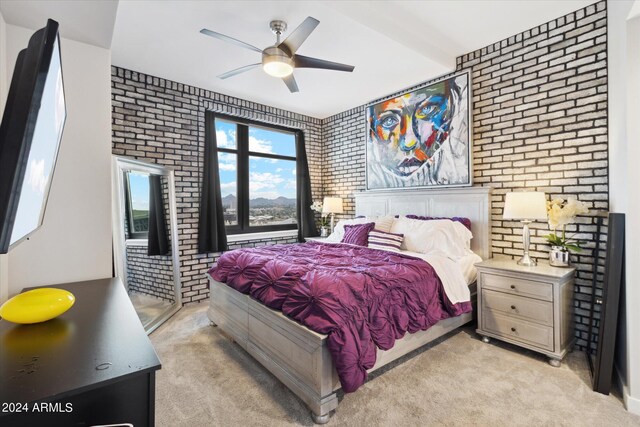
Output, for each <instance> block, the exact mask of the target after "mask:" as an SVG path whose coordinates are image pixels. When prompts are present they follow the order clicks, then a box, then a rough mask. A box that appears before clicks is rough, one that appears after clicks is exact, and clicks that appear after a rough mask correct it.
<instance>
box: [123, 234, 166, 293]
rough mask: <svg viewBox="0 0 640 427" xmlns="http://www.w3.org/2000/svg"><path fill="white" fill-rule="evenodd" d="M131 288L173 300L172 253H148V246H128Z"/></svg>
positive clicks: (129, 283)
mask: <svg viewBox="0 0 640 427" xmlns="http://www.w3.org/2000/svg"><path fill="white" fill-rule="evenodd" d="M127 283H128V285H129V290H130V291H134V292H140V293H143V294H147V295H153V296H154V297H157V298H162V299H163V300H166V301H170V302H173V301H174V300H175V292H174V290H173V287H174V285H173V262H172V260H171V255H161V256H152V257H150V256H149V255H147V246H146V245H144V246H142V245H140V246H138V245H136V246H127Z"/></svg>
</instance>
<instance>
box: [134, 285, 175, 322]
mask: <svg viewBox="0 0 640 427" xmlns="http://www.w3.org/2000/svg"><path fill="white" fill-rule="evenodd" d="M129 298H130V299H131V302H132V303H133V307H134V308H135V309H136V313H137V314H138V317H139V318H140V322H142V325H143V326H144V327H145V328H146V327H147V325H148V324H149V323H151V322H153V321H154V320H155V319H157V318H158V317H160V316H161V315H162V314H163V313H165V312H166V311H167V310H169V309H170V308H171V306H172V305H173V303H171V302H169V301H167V300H163V299H161V298H156V297H154V296H152V295H147V294H142V293H140V292H129Z"/></svg>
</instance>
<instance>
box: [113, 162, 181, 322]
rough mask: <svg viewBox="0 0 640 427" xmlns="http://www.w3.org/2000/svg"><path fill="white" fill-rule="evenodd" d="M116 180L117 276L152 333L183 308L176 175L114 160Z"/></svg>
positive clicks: (155, 167)
mask: <svg viewBox="0 0 640 427" xmlns="http://www.w3.org/2000/svg"><path fill="white" fill-rule="evenodd" d="M112 176H113V187H112V188H113V242H114V262H115V268H116V275H117V276H118V277H119V278H120V280H121V281H122V283H123V284H124V286H125V287H126V289H127V292H128V294H129V297H130V298H131V302H132V303H133V306H134V307H135V309H136V312H137V313H138V317H140V321H141V322H142V324H143V326H144V328H145V330H146V331H147V333H150V332H152V331H153V330H154V329H155V328H157V327H158V326H160V325H161V324H162V323H163V322H164V321H165V320H167V319H168V318H169V317H171V316H172V315H173V314H174V313H175V312H176V311H178V310H179V309H180V307H181V305H182V301H181V292H180V287H181V286H180V272H179V266H180V263H179V259H178V254H179V249H178V248H179V245H178V229H177V225H176V224H177V222H176V202H175V183H174V175H173V171H172V170H170V169H169V168H167V167H164V166H160V165H155V164H151V163H145V162H141V161H138V160H133V159H128V158H123V157H117V156H114V158H113V175H112Z"/></svg>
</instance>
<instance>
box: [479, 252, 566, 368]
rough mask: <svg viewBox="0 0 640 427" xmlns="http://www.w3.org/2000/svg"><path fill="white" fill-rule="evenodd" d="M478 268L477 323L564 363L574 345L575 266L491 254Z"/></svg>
mask: <svg viewBox="0 0 640 427" xmlns="http://www.w3.org/2000/svg"><path fill="white" fill-rule="evenodd" d="M476 267H477V269H478V329H477V330H476V332H477V333H478V334H480V335H482V340H483V341H484V342H486V343H488V342H489V338H496V339H499V340H502V341H506V342H509V343H512V344H515V345H518V346H520V347H524V348H527V349H529V350H533V351H537V352H539V353H542V354H544V355H546V356H548V357H549V364H550V365H551V366H555V367H559V366H560V362H561V361H562V358H563V357H564V356H565V355H566V354H567V352H568V351H570V349H571V348H572V346H573V343H574V335H573V307H572V300H573V282H574V274H575V268H573V267H570V268H559V267H551V266H549V264H548V263H547V262H540V263H538V265H537V266H535V267H524V266H521V265H518V264H517V263H516V261H515V260H511V259H509V260H507V259H489V260H486V261H483V262H481V263H479V264H476Z"/></svg>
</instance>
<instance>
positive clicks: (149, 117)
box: [111, 67, 322, 303]
mask: <svg viewBox="0 0 640 427" xmlns="http://www.w3.org/2000/svg"><path fill="white" fill-rule="evenodd" d="M111 74H112V76H111V77H112V79H111V93H112V122H113V125H112V128H113V133H112V152H113V154H116V155H122V156H127V157H131V158H135V159H140V160H145V161H148V162H153V163H157V164H161V165H166V166H169V167H171V168H173V170H174V171H175V178H176V207H177V216H178V233H179V240H180V242H179V247H180V266H179V267H180V277H181V281H182V298H183V302H184V303H188V302H193V301H199V300H202V299H205V298H207V297H208V294H209V291H208V286H207V280H206V278H205V273H206V271H207V269H208V268H209V267H210V266H211V265H212V264H213V263H214V261H215V260H216V259H217V257H218V256H219V254H206V255H200V254H198V253H197V234H198V203H199V197H200V184H201V180H202V169H203V164H202V156H203V152H204V113H205V111H206V110H212V111H216V112H220V113H224V114H228V115H231V116H237V117H243V118H249V119H252V120H256V121H260V122H264V123H267V124H269V123H270V124H276V125H280V126H286V127H290V128H297V129H302V130H303V131H304V134H305V139H306V147H307V157H308V160H309V170H310V174H311V179H312V192H313V197H314V198H319V197H321V191H322V185H321V184H322V176H321V168H322V145H321V141H322V122H321V120H320V119H315V118H312V117H308V116H304V115H300V114H296V113H292V112H290V111H284V110H280V109H277V108H273V107H269V106H266V105H262V104H256V103H253V102H249V101H246V100H242V99H238V98H234V97H231V96H226V95H222V94H219V93H215V92H210V91H207V90H204V89H200V88H196V87H193V86H188V85H184V84H181V83H177V82H173V81H170V80H165V79H161V78H158V77H153V76H149V75H145V74H142V73H137V72H134V71H130V70H125V69H122V68H118V67H112V69H111ZM294 241H295V239H293V238H279V239H267V240H257V241H247V242H243V243H234V244H231V245H230V248H232V249H233V248H237V247H247V246H249V247H253V246H256V245H264V244H273V243H291V242H294Z"/></svg>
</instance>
